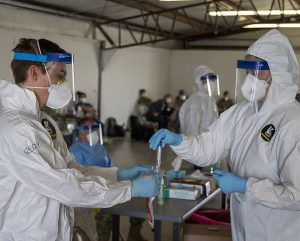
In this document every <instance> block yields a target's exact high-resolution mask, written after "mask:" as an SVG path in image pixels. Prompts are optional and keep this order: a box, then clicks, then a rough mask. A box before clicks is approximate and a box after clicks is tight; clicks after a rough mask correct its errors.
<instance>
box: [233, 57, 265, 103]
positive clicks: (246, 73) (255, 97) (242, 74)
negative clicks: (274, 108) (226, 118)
mask: <svg viewBox="0 0 300 241" xmlns="http://www.w3.org/2000/svg"><path fill="white" fill-rule="evenodd" d="M270 79H271V72H270V68H269V65H268V62H267V61H263V60H238V61H237V68H236V84H235V101H236V103H237V102H240V101H244V100H249V101H250V104H251V105H252V104H253V103H254V102H256V101H260V100H263V99H264V98H265V97H266V94H267V88H268V86H269V80H270Z"/></svg>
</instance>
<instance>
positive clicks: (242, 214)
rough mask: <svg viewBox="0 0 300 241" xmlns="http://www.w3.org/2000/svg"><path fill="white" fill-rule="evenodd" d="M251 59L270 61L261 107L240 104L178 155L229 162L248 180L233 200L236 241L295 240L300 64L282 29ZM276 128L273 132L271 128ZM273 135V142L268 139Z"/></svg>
mask: <svg viewBox="0 0 300 241" xmlns="http://www.w3.org/2000/svg"><path fill="white" fill-rule="evenodd" d="M248 54H250V55H254V56H257V57H259V58H261V59H263V60H266V61H268V64H269V67H270V71H271V75H272V83H271V86H270V88H269V91H268V94H267V97H266V99H265V101H264V103H263V105H262V106H261V108H260V109H259V108H258V105H257V103H256V105H254V107H253V106H250V104H249V102H248V101H245V102H242V103H239V104H237V105H235V106H233V107H231V108H230V109H229V110H227V111H225V112H223V113H222V114H221V116H220V118H219V119H218V120H217V121H216V122H214V123H213V124H212V125H211V126H210V127H209V131H208V132H205V133H203V134H202V135H199V136H197V137H187V138H186V137H184V141H183V142H182V143H181V144H180V145H179V146H173V147H172V148H173V150H174V151H175V152H176V153H177V155H178V156H179V157H181V158H183V159H185V160H189V161H190V162H193V163H195V164H197V165H202V166H206V165H210V164H213V163H215V162H217V161H218V160H221V159H224V158H225V157H229V163H228V164H229V166H230V168H231V171H232V173H233V174H235V175H237V176H240V177H243V178H246V179H247V180H248V181H247V187H246V192H245V194H241V193H235V194H234V195H232V196H231V215H232V231H233V232H232V235H233V240H234V241H243V240H251V241H252V240H255V241H283V240H284V241H292V240H298V239H299V227H300V175H299V173H300V107H299V104H298V102H297V101H296V100H295V95H296V93H297V90H298V87H297V80H298V63H297V59H296V56H295V53H294V51H293V49H292V47H291V45H290V43H289V41H288V39H287V38H286V37H285V36H283V35H282V34H281V33H280V32H278V31H277V30H271V31H269V32H267V33H266V34H265V35H263V36H262V37H261V38H260V39H258V40H257V41H256V42H255V43H254V44H253V45H252V46H251V47H250V48H249V49H248ZM270 127H271V128H270ZM265 134H268V137H269V138H268V139H266V138H264V136H265Z"/></svg>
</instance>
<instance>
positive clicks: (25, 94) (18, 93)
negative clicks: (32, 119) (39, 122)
mask: <svg viewBox="0 0 300 241" xmlns="http://www.w3.org/2000/svg"><path fill="white" fill-rule="evenodd" d="M0 90H1V95H0V111H1V112H3V111H10V110H19V111H22V112H26V113H28V114H33V115H35V116H36V115H37V113H39V104H38V101H37V98H36V96H35V94H34V92H33V91H31V90H28V89H25V88H21V87H19V86H18V85H16V84H14V83H11V82H9V81H7V80H0Z"/></svg>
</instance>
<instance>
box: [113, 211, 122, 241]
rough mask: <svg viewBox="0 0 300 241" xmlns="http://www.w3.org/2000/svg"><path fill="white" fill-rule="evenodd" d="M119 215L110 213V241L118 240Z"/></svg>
mask: <svg viewBox="0 0 300 241" xmlns="http://www.w3.org/2000/svg"><path fill="white" fill-rule="evenodd" d="M119 233H120V216H119V215H112V241H119Z"/></svg>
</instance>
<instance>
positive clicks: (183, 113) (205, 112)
mask: <svg viewBox="0 0 300 241" xmlns="http://www.w3.org/2000/svg"><path fill="white" fill-rule="evenodd" d="M209 73H213V71H212V70H211V69H209V68H208V67H207V66H204V65H201V66H199V67H197V68H196V69H195V71H194V81H195V87H196V93H194V94H193V95H191V96H190V97H189V98H188V99H187V100H186V101H185V102H184V103H183V105H182V106H181V108H180V112H179V120H180V129H181V133H182V134H184V135H186V136H190V135H192V136H196V135H200V134H201V133H202V132H205V131H207V130H208V127H209V126H210V125H211V124H212V123H213V122H214V121H215V120H216V119H217V118H218V111H217V107H216V100H215V99H214V97H209V95H208V93H207V91H206V87H205V86H204V85H203V84H202V82H201V80H200V77H201V76H204V75H207V74H209Z"/></svg>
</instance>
